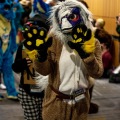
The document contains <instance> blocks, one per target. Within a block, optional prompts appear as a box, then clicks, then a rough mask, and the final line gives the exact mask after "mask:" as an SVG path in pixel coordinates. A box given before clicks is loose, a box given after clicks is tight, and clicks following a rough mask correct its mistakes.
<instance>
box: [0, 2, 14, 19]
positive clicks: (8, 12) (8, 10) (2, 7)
mask: <svg viewBox="0 0 120 120" xmlns="http://www.w3.org/2000/svg"><path fill="white" fill-rule="evenodd" d="M0 14H1V15H2V16H4V17H5V18H6V19H7V20H12V19H14V18H15V13H14V10H13V1H12V0H0Z"/></svg>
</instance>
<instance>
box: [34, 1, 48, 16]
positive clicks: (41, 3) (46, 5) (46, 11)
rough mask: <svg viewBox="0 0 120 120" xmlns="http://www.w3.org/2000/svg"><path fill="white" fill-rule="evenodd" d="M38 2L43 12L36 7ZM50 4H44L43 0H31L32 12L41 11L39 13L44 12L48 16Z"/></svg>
mask: <svg viewBox="0 0 120 120" xmlns="http://www.w3.org/2000/svg"><path fill="white" fill-rule="evenodd" d="M38 4H39V5H41V7H42V9H43V10H44V11H45V12H44V13H43V12H42V11H41V10H39V8H38ZM49 11H50V5H49V4H46V3H45V2H44V1H43V0H34V2H33V12H35V13H36V12H37V13H41V14H45V15H46V16H49V15H50V13H49Z"/></svg>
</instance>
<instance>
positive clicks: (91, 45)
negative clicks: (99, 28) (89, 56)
mask: <svg viewBox="0 0 120 120" xmlns="http://www.w3.org/2000/svg"><path fill="white" fill-rule="evenodd" d="M82 48H83V50H84V51H85V52H86V53H93V52H94V50H95V38H94V35H93V34H92V37H91V38H90V40H88V41H86V42H84V43H83V45H82Z"/></svg>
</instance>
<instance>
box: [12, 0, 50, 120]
mask: <svg viewBox="0 0 120 120" xmlns="http://www.w3.org/2000/svg"><path fill="white" fill-rule="evenodd" d="M39 1H40V0H34V1H33V8H32V9H33V11H32V18H30V19H29V20H28V21H27V22H26V23H25V24H24V26H23V31H22V32H23V36H24V40H23V41H22V42H21V44H20V45H19V47H18V50H17V53H16V58H15V61H14V63H13V65H12V68H13V70H14V71H15V72H16V73H21V78H20V85H19V94H18V99H19V101H20V104H21V106H22V108H23V110H24V119H25V120H42V101H43V97H44V89H45V88H46V86H47V84H48V76H42V75H40V74H39V73H37V72H36V71H35V70H34V67H33V59H34V57H35V55H36V52H37V51H36V49H34V48H37V46H38V45H39V42H40V41H41V40H40V38H39V36H40V34H43V36H45V35H47V32H48V30H49V25H48V24H47V15H46V13H47V11H46V9H45V8H44V7H43V9H44V11H46V12H45V13H42V11H40V9H39V8H37V11H34V6H36V4H40V3H39ZM41 30H43V31H42V32H41V33H40V31H41ZM36 38H37V44H34V43H35V42H34V41H35V40H36ZM30 40H31V41H30ZM37 49H38V48H37Z"/></svg>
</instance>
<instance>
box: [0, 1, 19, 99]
mask: <svg viewBox="0 0 120 120" xmlns="http://www.w3.org/2000/svg"><path fill="white" fill-rule="evenodd" d="M12 4H13V1H12V0H4V1H0V74H3V80H4V84H5V86H6V90H7V98H8V99H14V100H17V95H18V92H17V90H16V88H15V81H14V75H13V71H12V63H13V59H14V58H13V55H14V53H15V52H16V50H17V44H16V29H15V24H14V18H15V13H14V10H13V7H12Z"/></svg>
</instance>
